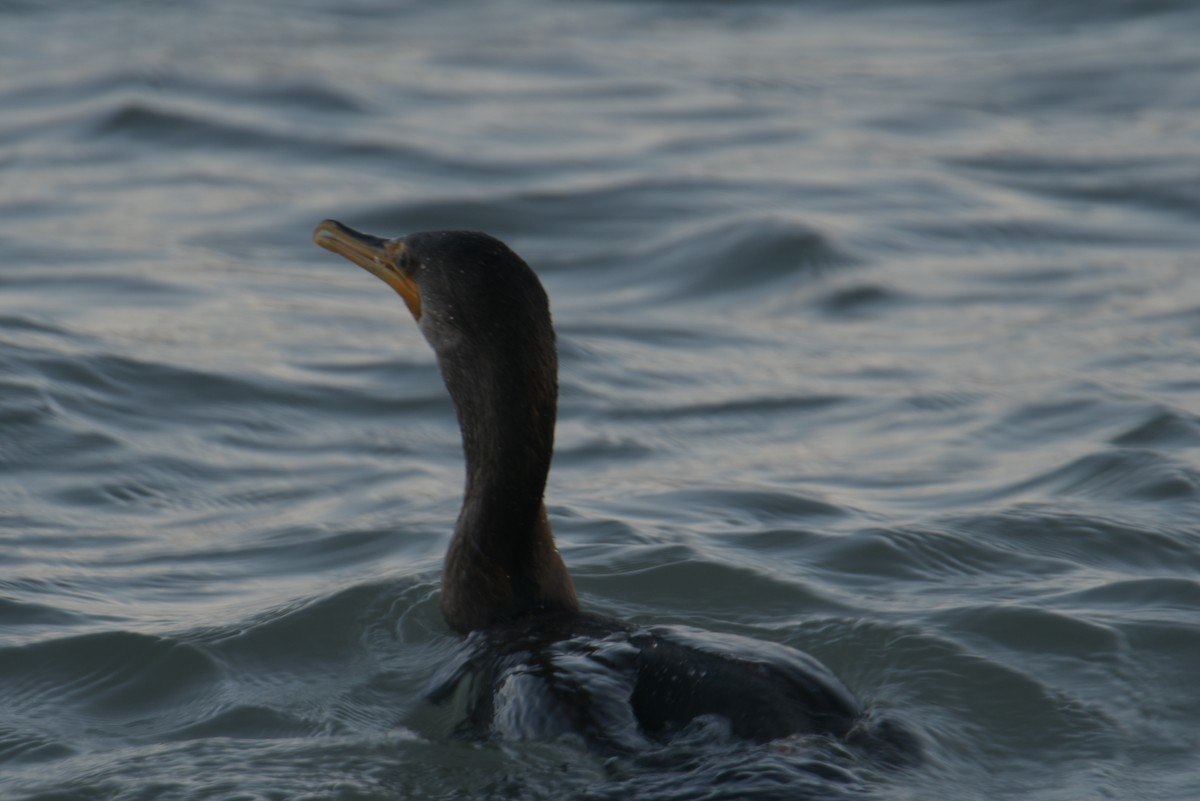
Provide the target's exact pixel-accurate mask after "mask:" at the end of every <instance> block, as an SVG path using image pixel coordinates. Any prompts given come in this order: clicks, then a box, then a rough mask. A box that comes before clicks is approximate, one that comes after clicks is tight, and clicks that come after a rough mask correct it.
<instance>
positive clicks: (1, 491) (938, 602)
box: [0, 0, 1200, 801]
mask: <svg viewBox="0 0 1200 801" xmlns="http://www.w3.org/2000/svg"><path fill="white" fill-rule="evenodd" d="M1197 42H1200V12H1198V11H1197V10H1196V8H1195V7H1194V4H1192V3H1188V2H1178V3H1172V2H1156V3H1131V2H1121V1H1120V0H1100V2H1082V0H1079V1H1078V2H1063V3H1054V4H1045V3H1039V2H1020V1H1019V0H964V1H963V2H940V3H934V2H916V1H915V0H914V1H913V2H897V3H890V2H889V3H885V2H856V3H840V4H834V3H829V4H824V3H799V2H798V3H779V2H763V3H755V2H745V3H733V2H730V3H721V2H599V1H598V0H585V1H582V2H551V0H513V1H512V2H507V3H485V2H460V3H438V2H433V1H432V0H421V1H418V0H412V1H410V2H384V0H353V1H352V2H332V0H299V2H290V1H289V2H284V1H283V0H273V1H271V0H266V1H264V0H260V1H258V2H242V1H241V0H238V1H237V2H235V1H234V0H195V1H194V2H189V3H170V4H168V3H155V2H138V1H136V0H125V1H124V2H116V1H115V0H114V1H113V2H84V0H71V1H70V2H60V3H53V4H51V3H45V4H43V3H36V2H22V1H21V0H9V2H0V471H2V472H0V516H2V517H0V797H2V798H4V799H35V798H36V799H46V800H47V801H48V800H49V799H56V800H57V799H150V798H153V799H230V798H237V799H284V798H286V799H299V798H313V799H316V798H333V799H355V800H356V801H357V800H360V799H394V798H414V799H434V798H499V797H504V798H523V799H524V798H546V799H560V798H589V799H609V798H616V799H630V798H656V799H698V798H704V799H713V798H739V799H741V798H803V797H819V798H830V797H853V798H871V799H930V798H954V799H1036V800H1037V801H1042V800H1044V799H1062V800H1064V801H1076V800H1077V799H1083V798H1101V797H1113V798H1137V799H1163V800H1164V801H1170V800H1174V799H1178V800H1179V801H1185V800H1186V801H1192V800H1193V799H1195V798H1196V797H1197V794H1198V793H1200V768H1198V767H1197V754H1198V751H1200V681H1197V678H1196V676H1197V665H1200V522H1198V521H1200V46H1197ZM324 217H337V218H339V219H342V220H344V221H346V222H347V223H349V224H352V225H354V226H356V227H359V228H362V229H364V230H368V231H371V232H374V233H378V234H385V235H395V234H400V233H404V232H408V231H413V230H421V229H429V228H445V227H451V228H474V229H482V230H486V231H489V232H491V233H493V234H495V235H496V236H499V237H501V238H503V239H505V240H506V241H507V242H509V244H510V245H512V246H513V247H514V248H515V249H516V250H517V251H518V252H520V253H522V254H523V255H524V256H525V257H526V258H527V260H528V261H530V262H531V263H532V264H533V265H534V267H535V268H536V269H537V270H538V271H539V273H540V274H541V276H542V278H543V280H544V282H545V284H546V286H547V289H548V290H549V293H550V295H551V297H552V301H553V306H554V312H555V318H556V321H557V325H558V328H559V333H560V347H561V361H562V379H561V380H562V404H561V423H560V427H559V432H558V451H557V456H556V459H555V463H554V469H553V472H552V475H551V480H550V486H549V490H548V491H549V508H550V513H551V517H552V520H553V524H554V526H555V529H556V531H557V534H558V538H559V543H560V547H561V550H562V552H563V554H564V556H565V558H566V561H567V562H568V564H569V565H570V566H571V567H572V569H573V571H574V574H575V577H576V582H577V584H578V586H579V589H580V591H581V594H582V597H583V601H584V603H585V605H586V606H587V607H588V608H589V609H592V610H595V611H598V612H603V613H606V614H612V615H619V616H626V617H629V618H632V619H635V620H638V621H646V622H665V623H672V624H682V625H688V626H694V627H700V628H705V629H709V630H713V631H718V632H736V633H740V634H746V635H750V636H753V637H756V638H759V639H762V640H768V641H775V642H781V643H786V644H788V645H792V646H796V647H799V648H802V649H804V650H807V651H808V652H810V653H812V654H814V655H815V656H817V657H818V658H820V659H821V660H823V661H824V662H825V663H827V664H828V665H829V666H830V667H831V668H832V669H833V670H834V671H835V672H836V673H837V674H838V675H840V676H841V677H842V679H843V680H844V681H845V682H846V684H848V685H849V686H850V687H852V688H853V689H854V690H855V692H857V693H858V694H859V695H860V696H861V697H862V698H863V699H864V701H865V702H867V703H868V704H869V705H870V706H871V707H872V708H873V709H874V710H876V711H877V712H878V713H879V714H886V715H890V716H892V717H895V718H899V719H902V720H904V721H906V722H907V724H908V726H909V727H910V729H911V730H912V731H913V732H914V733H915V735H916V736H917V737H918V739H920V741H921V743H922V744H923V747H924V750H925V760H924V762H923V763H922V764H921V765H919V766H916V767H912V768H908V769H905V770H900V771H888V770H882V769H880V768H879V767H878V766H877V765H873V764H870V763H869V762H866V761H863V760H862V759H861V758H859V757H858V756H856V755H855V754H852V753H838V752H837V751H836V749H834V750H830V749H829V748H828V747H821V746H819V745H818V744H814V743H811V742H808V743H805V742H799V743H782V744H776V745H772V746H763V747H751V746H745V745H737V744H732V743H728V742H718V741H713V742H702V741H691V742H682V743H677V744H675V745H673V746H670V747H667V748H664V749H663V751H662V752H661V753H648V754H645V755H642V756H640V757H639V758H636V759H629V758H620V759H604V758H602V757H600V756H597V755H594V754H590V753H588V752H587V751H585V750H584V749H583V748H581V747H580V746H579V745H578V744H577V743H574V742H571V741H566V742H553V743H488V744H476V743H466V742H462V741H460V740H457V739H455V738H454V737H452V736H451V735H450V730H451V728H452V726H453V722H454V721H453V710H451V709H444V708H441V707H436V706H431V705H429V704H427V703H425V702H423V701H422V695H423V693H424V691H425V690H426V688H427V687H429V685H430V682H431V681H432V680H433V678H434V677H435V676H436V674H437V673H438V670H439V669H440V668H442V667H443V666H444V665H445V664H447V663H448V662H450V661H452V660H453V659H454V658H455V656H456V655H457V654H458V653H459V650H458V649H459V648H460V647H461V646H460V645H459V643H458V640H457V639H456V638H455V637H453V636H452V635H451V634H449V633H448V631H447V630H446V629H445V627H444V625H443V623H442V622H441V619H440V615H439V613H438V610H437V592H438V589H437V572H438V568H439V564H440V559H441V554H442V551H443V549H444V547H445V545H446V541H447V536H448V532H449V529H450V527H451V525H452V523H453V519H454V516H455V513H456V511H457V504H458V500H459V492H460V488H461V481H462V475H461V469H462V468H461V454H460V450H459V441H458V432H457V429H456V426H455V421H454V417H453V414H452V411H451V409H450V406H449V402H448V399H447V398H446V396H445V393H444V390H443V387H442V386H441V382H440V379H439V377H438V375H437V373H436V371H435V367H434V363H433V358H432V354H431V353H430V352H429V350H428V348H427V346H426V344H425V343H424V341H423V340H422V339H421V337H420V335H419V334H418V332H417V330H416V328H415V326H413V324H412V321H411V319H410V318H409V316H408V314H407V312H406V310H405V309H404V307H403V304H402V303H401V302H400V300H399V298H397V297H395V295H393V294H391V293H390V292H389V291H388V290H387V289H386V287H384V286H383V285H382V284H381V283H379V282H378V281H376V280H375V279H373V278H371V277H370V276H368V275H367V274H366V273H364V272H362V271H361V270H359V269H357V268H355V267H353V266H352V265H350V264H348V263H346V262H344V261H341V260H339V259H336V258H335V257H333V256H331V255H330V254H328V253H326V252H324V251H321V250H319V249H317V248H316V247H314V246H313V245H312V244H311V243H310V240H309V236H310V231H311V229H312V226H313V225H314V223H316V222H317V221H318V220H320V219H321V218H324Z"/></svg>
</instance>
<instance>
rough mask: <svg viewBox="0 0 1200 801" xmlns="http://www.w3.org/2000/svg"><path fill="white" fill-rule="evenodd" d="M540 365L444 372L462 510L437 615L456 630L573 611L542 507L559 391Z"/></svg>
mask: <svg viewBox="0 0 1200 801" xmlns="http://www.w3.org/2000/svg"><path fill="white" fill-rule="evenodd" d="M536 355H537V354H535V356H536ZM540 361H541V362H542V363H540V364H536V363H535V364H534V365H524V364H521V365H514V364H511V363H510V364H505V363H504V362H503V360H491V361H490V363H489V365H488V366H486V367H483V368H482V369H480V367H479V366H476V367H475V368H473V369H472V370H470V371H462V372H459V371H457V370H455V369H454V368H453V366H452V365H450V366H448V365H447V364H445V362H444V361H443V364H442V367H443V371H442V372H443V376H444V377H445V379H446V385H447V387H448V389H449V390H450V395H451V397H452V398H453V399H454V405H455V409H456V411H457V413H458V420H459V427H460V428H461V430H462V437H463V453H464V456H465V458H466V489H465V492H464V496H463V506H462V511H461V512H460V513H459V517H458V523H457V525H456V526H455V531H454V537H453V539H452V540H451V543H450V548H449V551H448V552H447V554H446V562H445V566H444V568H443V572H442V612H443V615H444V616H445V618H446V621H447V623H448V624H449V625H450V627H451V628H453V629H455V630H457V631H461V632H468V631H474V630H476V629H483V628H488V627H490V626H493V625H496V624H497V623H502V622H505V621H509V620H514V619H516V618H519V617H521V616H523V615H528V614H535V613H538V612H561V611H576V610H578V601H577V600H576V597H575V588H574V585H573V584H572V582H571V576H570V573H569V572H568V571H567V568H566V565H565V564H564V563H563V561H562V557H561V556H559V553H558V549H557V548H556V547H555V545H554V536H553V534H552V532H551V529H550V522H549V519H548V518H547V515H546V507H545V503H544V502H543V493H544V492H545V487H546V477H547V475H548V474H549V471H550V459H551V454H552V452H553V448H554V422H555V410H556V404H557V397H558V387H557V378H556V376H557V370H556V368H557V364H556V360H555V356H554V353H553V350H551V351H550V352H549V354H541V359H540ZM448 367H449V369H447V368H448Z"/></svg>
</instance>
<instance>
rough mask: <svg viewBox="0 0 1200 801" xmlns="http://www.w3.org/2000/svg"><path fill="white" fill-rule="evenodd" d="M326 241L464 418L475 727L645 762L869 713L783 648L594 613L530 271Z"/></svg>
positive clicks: (463, 237)
mask: <svg viewBox="0 0 1200 801" xmlns="http://www.w3.org/2000/svg"><path fill="white" fill-rule="evenodd" d="M314 240H315V241H316V242H317V244H319V245H321V246H322V247H325V248H327V249H329V250H331V251H333V252H335V253H338V254H340V255H342V256H345V257H346V258H348V259H350V260H351V261H353V262H354V263H356V264H358V265H359V266H361V267H363V268H365V269H366V270H368V271H369V272H371V273H372V274H374V275H376V276H378V277H379V278H381V279H382V280H383V281H384V282H385V283H387V284H388V285H389V286H391V287H392V288H393V289H395V290H396V291H397V292H398V293H399V294H400V296H401V297H402V298H403V299H404V301H405V303H406V304H407V306H408V308H409V310H410V311H411V312H412V314H413V317H414V318H415V319H416V321H417V323H418V325H419V326H420V328H421V332H422V333H423V334H424V335H425V338H426V339H427V340H428V342H429V343H430V345H431V346H432V347H433V349H434V352H435V353H436V354H437V358H438V366H439V368H440V370H441V373H442V377H443V379H444V380H445V382H446V387H447V389H448V390H449V392H450V396H451V398H452V400H453V401H454V406H455V410H456V411H457V413H458V421H459V426H460V428H461V429H462V435H463V451H464V455H465V457H466V489H465V493H464V498H463V506H462V511H461V512H460V514H459V518H458V522H457V524H456V526H455V531H454V536H453V538H452V540H451V543H450V547H449V550H448V552H447V555H446V562H445V565H444V568H443V573H442V599H441V606H442V613H443V615H444V616H445V618H446V622H447V623H448V624H449V625H450V627H451V628H452V629H454V630H456V631H458V632H460V633H463V634H469V635H470V637H469V639H468V645H469V646H470V651H469V655H468V657H467V658H466V659H465V660H464V661H463V662H462V663H461V664H459V665H457V666H456V667H455V668H454V670H453V671H452V672H451V675H449V676H447V677H445V679H444V680H443V681H442V682H441V684H440V686H439V688H438V689H436V690H435V691H434V694H433V696H434V697H435V699H441V698H445V697H449V696H450V695H452V694H455V693H464V694H465V707H466V719H465V721H464V724H463V729H464V730H467V731H470V732H473V733H476V734H482V735H499V736H504V737H509V738H518V739H541V738H549V737H556V736H561V735H564V734H576V735H580V736H582V737H583V738H584V739H585V740H587V741H588V742H589V743H592V744H594V745H597V746H601V747H605V748H609V749H615V750H633V749H637V748H638V747H640V746H642V745H644V744H646V743H647V742H648V741H652V740H663V739H665V738H668V737H670V736H671V735H672V734H675V733H677V732H680V731H683V730H685V729H687V728H688V727H689V726H692V725H704V724H706V723H715V724H716V725H719V726H722V727H725V729H726V730H727V731H728V732H729V733H730V734H731V735H733V736H735V737H738V738H741V739H745V740H750V741H754V742H766V741H769V740H774V739H777V738H780V737H785V736H788V735H792V734H821V735H829V736H832V737H839V738H846V737H848V736H850V735H851V734H852V732H854V731H855V727H856V725H857V723H858V722H859V721H860V719H861V717H862V709H861V707H860V705H859V703H858V701H857V700H856V699H855V698H854V696H853V695H852V694H851V693H850V691H849V690H847V689H846V688H845V687H844V686H843V685H842V684H841V682H839V681H838V680H837V678H836V677H834V676H833V674H832V673H830V672H829V670H828V669H826V668H825V667H824V666H823V665H821V664H820V663H819V662H817V661H816V660H815V659H813V658H812V657H810V656H808V655H806V654H803V653H801V652H799V651H795V650H793V649H791V648H786V647H784V646H781V645H776V644H772V643H763V642H758V641H755V640H750V639H747V638H743V637H738V636H733V635H721V634H711V633H706V632H697V631H691V630H687V629H682V628H648V627H639V626H635V625H633V624H629V623H625V622H622V621H619V620H614V619H611V618H605V617H600V616H596V615H590V614H586V613H583V612H581V611H580V610H579V604H578V601H577V599H576V595H575V588H574V585H573V583H572V581H571V576H570V573H569V572H568V571H567V568H566V566H565V564H564V563H563V561H562V558H561V557H560V556H559V553H558V550H557V548H556V547H555V545H554V538H553V535H552V533H551V529H550V523H549V520H548V518H547V516H546V508H545V504H544V502H543V493H544V490H545V485H546V476H547V474H548V472H549V469H550V459H551V455H552V451H553V441H554V424H555V415H556V410H557V398H558V362H557V352H556V349H555V341H554V329H553V326H552V324H551V319H550V307H549V302H548V300H547V298H546V294H545V291H544V290H543V288H542V286H541V283H540V282H539V281H538V279H537V277H536V276H535V275H534V273H533V271H532V270H531V269H530V268H529V267H528V266H527V265H526V264H525V262H524V261H522V260H521V258H520V257H519V256H517V255H516V254H515V253H513V252H512V251H511V250H509V249H508V248H507V247H506V246H505V245H504V244H503V243H501V242H499V241H498V240H496V239H493V238H492V237H490V236H487V235H486V234H480V233H474V232H460V231H440V232H430V233H422V234H413V235H410V236H407V237H402V238H398V239H390V240H385V239H380V238H377V237H373V236H370V235H366V234H362V233H359V232H357V231H354V230H353V229H350V228H348V227H347V226H345V225H342V224H341V223H338V222H335V221H332V220H326V221H325V222H323V223H321V224H320V225H319V226H317V229H316V231H315V233H314Z"/></svg>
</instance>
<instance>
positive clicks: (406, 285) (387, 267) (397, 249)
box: [313, 220, 421, 321]
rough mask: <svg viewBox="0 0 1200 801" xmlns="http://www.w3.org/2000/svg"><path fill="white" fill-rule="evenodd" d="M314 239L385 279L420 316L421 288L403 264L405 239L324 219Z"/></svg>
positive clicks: (414, 315) (315, 232)
mask: <svg viewBox="0 0 1200 801" xmlns="http://www.w3.org/2000/svg"><path fill="white" fill-rule="evenodd" d="M313 242H316V243H317V244H318V245H320V246H321V247H323V248H325V249H326V250H328V251H332V252H333V253H336V254H338V255H339V256H342V257H344V258H346V259H349V260H350V261H352V262H354V263H355V264H357V265H358V266H359V267H362V268H363V269H364V270H366V271H367V272H369V273H371V275H374V276H375V277H377V278H379V279H380V280H382V281H383V282H384V283H385V284H387V285H388V286H390V287H391V288H392V289H394V290H396V292H397V293H398V294H399V295H400V297H402V298H404V303H405V304H406V305H407V306H408V310H409V311H410V312H412V316H413V318H414V319H416V320H418V321H419V320H420V319H421V290H420V288H419V287H418V286H417V282H416V281H414V280H413V278H412V276H411V275H410V274H409V273H408V271H406V270H405V269H404V268H403V267H402V266H401V264H402V262H403V261H404V255H405V250H406V248H407V245H405V244H404V240H403V238H401V239H380V238H379V237H377V236H371V235H370V234H364V233H362V232H360V231H355V230H354V229H353V228H351V227H350V226H348V225H343V224H342V223H340V222H338V221H337V220H322V221H321V222H320V223H319V224H318V225H317V227H316V228H315V229H314V230H313Z"/></svg>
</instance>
